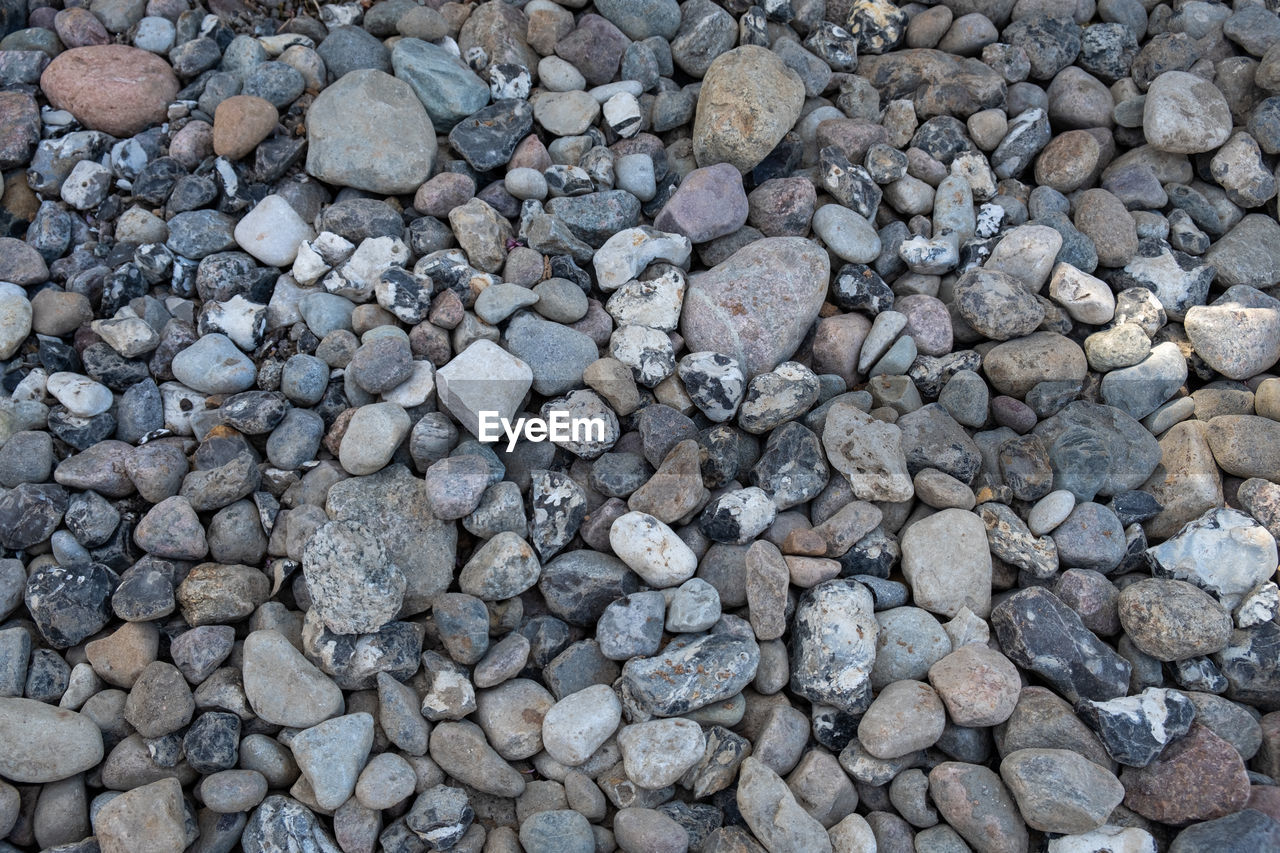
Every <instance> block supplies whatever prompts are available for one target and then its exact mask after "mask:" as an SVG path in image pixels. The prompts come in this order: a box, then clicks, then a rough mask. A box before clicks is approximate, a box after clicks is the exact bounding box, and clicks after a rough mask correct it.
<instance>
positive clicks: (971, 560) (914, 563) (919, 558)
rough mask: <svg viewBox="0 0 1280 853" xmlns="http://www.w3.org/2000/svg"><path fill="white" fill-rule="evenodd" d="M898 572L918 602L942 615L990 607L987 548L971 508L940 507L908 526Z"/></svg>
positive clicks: (984, 534)
mask: <svg viewBox="0 0 1280 853" xmlns="http://www.w3.org/2000/svg"><path fill="white" fill-rule="evenodd" d="M901 545H902V573H903V575H904V576H905V577H906V579H907V583H908V584H910V585H911V590H912V595H913V598H914V600H915V602H916V604H917V605H919V606H920V607H923V608H924V609H925V610H929V611H932V612H934V613H940V614H942V615H945V616H955V615H956V613H957V612H959V610H960V608H961V607H968V608H969V609H970V610H972V611H973V612H974V613H976V614H977V615H979V616H986V614H987V613H988V612H989V611H990V609H991V552H990V550H989V549H988V547H987V532H986V526H985V525H984V524H983V522H982V519H981V518H979V517H978V516H977V515H975V514H974V513H972V512H966V511H965V510H961V509H944V510H942V511H941V512H938V513H935V514H934V515H931V516H928V517H927V518H923V519H921V520H920V521H917V522H915V523H914V524H912V525H911V526H910V527H908V528H907V530H906V532H905V533H904V534H903V535H902V538H901Z"/></svg>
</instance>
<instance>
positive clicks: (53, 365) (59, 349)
mask: <svg viewBox="0 0 1280 853" xmlns="http://www.w3.org/2000/svg"><path fill="white" fill-rule="evenodd" d="M38 340H39V341H40V345H39V348H38V349H37V350H36V358H38V359H40V366H41V367H43V368H44V369H45V370H46V371H48V372H49V373H57V372H59V371H64V370H65V371H67V372H70V373H83V372H84V364H83V363H82V362H81V361H80V354H79V353H78V352H76V350H75V347H73V346H71V345H70V344H64V343H63V342H62V341H59V340H55V339H53V338H48V337H44V336H41V337H40V338H38Z"/></svg>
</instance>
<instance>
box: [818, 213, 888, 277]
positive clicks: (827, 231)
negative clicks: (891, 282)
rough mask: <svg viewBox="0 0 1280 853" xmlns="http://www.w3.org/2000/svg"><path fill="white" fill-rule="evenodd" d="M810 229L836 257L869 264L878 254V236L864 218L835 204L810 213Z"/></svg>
mask: <svg viewBox="0 0 1280 853" xmlns="http://www.w3.org/2000/svg"><path fill="white" fill-rule="evenodd" d="M813 231H814V233H815V234H817V235H818V237H819V238H821V240H822V242H823V243H825V244H826V245H827V248H828V249H830V250H831V251H832V252H833V253H835V254H836V256H837V257H839V258H841V259H842V260H845V261H849V262H850V263H858V264H869V263H871V262H872V261H874V260H875V259H876V258H878V257H879V256H880V236H879V235H878V234H877V233H876V230H875V228H874V227H873V226H872V225H871V223H870V222H868V221H867V220H866V219H865V218H863V217H862V216H860V215H859V214H858V213H856V212H855V211H852V210H850V209H849V208H847V207H843V206H841V205H838V204H825V205H823V206H822V207H820V208H818V210H817V212H815V213H814V214H813Z"/></svg>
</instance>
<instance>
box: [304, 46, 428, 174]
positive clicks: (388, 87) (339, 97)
mask: <svg viewBox="0 0 1280 853" xmlns="http://www.w3.org/2000/svg"><path fill="white" fill-rule="evenodd" d="M435 138H436V135H435V130H434V128H433V127H432V124H431V119H430V118H429V117H428V115H427V112H426V110H425V109H424V108H423V106H422V102H421V101H419V100H418V98H417V96H416V95H415V94H414V92H413V89H412V88H410V87H409V85H408V84H407V83H405V82H403V81H401V80H397V79H396V78H394V77H392V76H391V75H389V74H386V73H385V72H382V71H378V70H375V69H363V70H358V71H354V72H352V73H351V74H348V75H346V76H344V77H343V78H342V79H340V80H338V81H337V82H336V83H334V84H333V85H331V86H329V87H328V88H326V89H325V90H324V91H323V92H321V93H320V95H319V96H318V97H317V98H316V100H315V102H313V103H312V105H311V108H310V109H308V110H307V139H308V147H307V172H308V174H310V175H312V176H314V177H316V178H319V179H320V180H322V181H325V182H327V183H331V184H337V185H339V186H349V187H355V188H356V189H361V190H366V191H368V192H373V193H382V194H384V195H391V194H396V193H409V192H413V191H414V190H416V189H417V188H418V186H419V185H420V184H421V183H422V182H423V181H425V180H426V179H427V177H428V176H429V175H430V173H431V169H432V166H433V164H434V162H435V156H436V142H435ZM406 139H410V140H412V141H413V143H412V144H410V145H406V144H405V140H406Z"/></svg>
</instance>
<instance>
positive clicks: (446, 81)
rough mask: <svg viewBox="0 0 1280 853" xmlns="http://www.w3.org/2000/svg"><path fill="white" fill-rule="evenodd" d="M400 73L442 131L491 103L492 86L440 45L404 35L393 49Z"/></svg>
mask: <svg viewBox="0 0 1280 853" xmlns="http://www.w3.org/2000/svg"><path fill="white" fill-rule="evenodd" d="M391 66H392V68H394V69H395V74H396V77H397V78H399V79H401V80H404V81H405V82H406V83H408V84H409V85H410V86H412V87H413V91H414V94H415V95H417V96H418V99H419V100H420V101H422V105H423V106H424V107H425V108H426V111H427V115H428V116H429V117H430V119H431V124H432V126H433V127H434V128H436V129H437V130H438V131H439V132H441V133H447V132H448V131H450V130H452V129H453V128H454V126H455V125H457V123H458V122H460V121H462V119H464V118H466V117H467V116H469V115H471V114H473V113H475V112H477V111H478V110H480V109H481V108H483V107H484V106H485V105H486V104H488V103H489V87H488V86H487V85H486V84H485V82H484V81H483V80H481V79H480V78H479V77H478V76H477V75H476V74H475V73H474V72H473V71H472V70H471V69H470V68H467V67H466V66H465V65H464V64H463V63H462V62H460V61H459V60H458V58H457V57H455V56H453V55H452V54H451V53H450V52H449V51H448V50H446V49H445V48H443V47H440V46H439V45H435V44H431V43H430V42H429V41H424V40H421V39H418V38H404V39H400V40H399V41H397V42H396V44H395V47H394V48H393V49H392V50H391Z"/></svg>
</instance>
